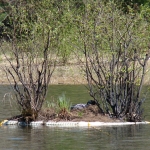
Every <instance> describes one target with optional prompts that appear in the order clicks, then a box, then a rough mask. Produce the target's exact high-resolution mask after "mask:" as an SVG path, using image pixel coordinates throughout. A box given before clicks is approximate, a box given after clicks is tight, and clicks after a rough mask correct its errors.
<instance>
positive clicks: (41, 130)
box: [0, 125, 150, 150]
mask: <svg viewBox="0 0 150 150" xmlns="http://www.w3.org/2000/svg"><path fill="white" fill-rule="evenodd" d="M0 133H1V135H3V136H1V140H0V145H1V147H0V149H2V150H8V149H11V150H16V149H20V150H27V149H32V150H37V149H40V150H50V149H51V150H77V149H80V150H99V149H105V150H110V149H111V150H120V149H121V150H128V149H130V150H131V149H139V150H141V149H143V148H144V149H145V150H148V149H149V146H150V125H128V126H119V127H101V128H93V127H91V128H77V127H76V128H66V127H65V128H61V127H59V128H58V127H57V128H56V127H43V126H41V127H33V128H32V127H24V128H22V127H18V126H3V127H0Z"/></svg>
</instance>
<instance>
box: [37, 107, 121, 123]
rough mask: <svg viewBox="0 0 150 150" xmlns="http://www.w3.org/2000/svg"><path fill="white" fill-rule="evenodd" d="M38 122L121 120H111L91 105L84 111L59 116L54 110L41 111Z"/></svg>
mask: <svg viewBox="0 0 150 150" xmlns="http://www.w3.org/2000/svg"><path fill="white" fill-rule="evenodd" d="M37 120H44V121H50V120H52V121H73V122H76V121H86V122H95V121H99V122H116V121H117V122H118V121H119V120H117V119H113V118H110V117H109V116H108V115H103V114H101V113H100V112H99V110H98V107H97V106H96V105H91V106H89V107H87V108H85V109H82V110H78V109H75V110H71V111H70V112H66V111H61V112H59V113H58V114H56V113H55V111H54V110H53V109H47V110H44V111H41V112H40V114H39V118H38V119H37Z"/></svg>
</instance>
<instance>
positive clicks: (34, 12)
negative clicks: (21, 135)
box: [0, 1, 150, 125]
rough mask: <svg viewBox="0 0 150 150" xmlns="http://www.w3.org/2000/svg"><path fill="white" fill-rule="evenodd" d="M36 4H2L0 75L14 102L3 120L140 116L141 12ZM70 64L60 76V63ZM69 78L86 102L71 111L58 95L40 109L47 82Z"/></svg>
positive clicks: (143, 80) (108, 5)
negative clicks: (83, 90)
mask: <svg viewBox="0 0 150 150" xmlns="http://www.w3.org/2000/svg"><path fill="white" fill-rule="evenodd" d="M36 3H37V5H35V4H34V3H33V1H32V2H31V3H28V2H24V3H15V2H13V1H9V2H6V3H5V5H3V7H4V8H3V9H2V14H3V17H1V18H2V21H1V22H2V26H3V28H2V31H1V32H2V34H1V35H0V36H1V38H2V39H1V40H0V50H1V56H2V58H1V59H2V63H1V64H2V65H1V68H2V72H3V73H1V74H2V75H4V73H5V75H4V77H5V79H7V82H8V83H9V84H10V85H11V87H12V89H13V98H14V100H15V101H16V102H17V104H18V106H19V108H20V114H18V115H17V116H12V117H11V118H8V119H7V120H10V121H13V120H16V121H18V122H25V124H26V125H29V124H30V123H32V122H35V121H44V122H47V121H49V120H50V121H55V122H61V121H65V122H67V121H68V122H80V121H85V122H97V121H98V122H134V123H136V122H142V121H143V116H142V113H143V110H142V104H143V102H144V101H145V97H143V95H142V88H143V85H144V84H148V79H149V78H147V77H148V76H149V74H148V70H147V69H148V66H149V60H150V59H149V58H150V45H149V44H150V43H149V37H150V35H149V33H150V32H149V30H150V25H149V23H148V22H149V19H148V18H147V17H146V14H143V13H141V12H140V11H137V10H136V9H135V8H134V7H125V6H121V5H119V4H118V3H117V2H112V1H109V2H105V1H90V2H86V1H82V2H81V3H80V5H78V4H77V3H75V2H74V1H72V3H66V4H65V5H64V3H63V2H60V3H57V2H52V3H45V2H43V1H38V2H36ZM122 7H123V8H124V9H122ZM129 8H130V9H129ZM27 10H30V11H27ZM145 13H146V12H145ZM70 66H71V67H72V69H71V70H70V71H69V73H68V75H67V74H66V76H65V77H64V75H63V73H62V68H63V69H64V70H65V71H67V70H68V68H69V67H70ZM75 68H78V69H77V70H78V71H76V70H75ZM64 70H63V71H64ZM56 71H57V73H56ZM75 74H76V75H75ZM70 76H72V77H73V78H74V80H72V81H73V82H75V81H76V80H79V79H80V81H83V82H82V84H85V85H86V87H87V90H88V92H89V95H90V96H91V99H92V101H93V102H94V105H93V104H89V105H88V106H87V107H83V108H82V109H74V108H73V109H71V106H70V103H69V102H68V101H67V99H66V97H65V96H64V95H62V96H60V97H59V98H58V100H56V101H55V102H54V103H53V106H52V107H51V108H46V107H43V104H44V102H45V99H46V96H47V91H48V88H49V85H50V84H52V83H53V82H54V80H56V81H58V79H60V78H61V81H59V82H63V83H65V84H68V83H69V80H70ZM1 80H3V78H2V79H1ZM1 80H0V81H1ZM2 82H3V81H2ZM4 94H5V93H4ZM87 101H88V100H87ZM81 104H82V101H81ZM4 122H5V121H4ZM1 124H3V121H2V122H1Z"/></svg>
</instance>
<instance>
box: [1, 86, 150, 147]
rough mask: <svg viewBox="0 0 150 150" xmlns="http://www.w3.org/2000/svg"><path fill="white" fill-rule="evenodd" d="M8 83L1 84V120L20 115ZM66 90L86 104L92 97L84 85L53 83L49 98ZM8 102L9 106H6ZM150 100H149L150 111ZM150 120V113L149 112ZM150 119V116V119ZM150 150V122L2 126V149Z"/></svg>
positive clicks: (67, 93) (147, 106)
mask: <svg viewBox="0 0 150 150" xmlns="http://www.w3.org/2000/svg"><path fill="white" fill-rule="evenodd" d="M9 91H10V88H9V87H8V86H0V100H1V103H0V104H1V105H0V120H3V119H5V118H7V117H8V116H11V115H12V114H17V111H14V109H12V107H10V105H11V99H9V95H7V96H8V97H6V99H5V100H4V99H3V96H4V94H5V93H8V92H9ZM63 92H65V93H66V96H67V97H68V98H70V101H72V102H73V103H78V102H80V103H81V102H82V103H85V102H87V100H89V99H90V97H89V96H88V91H87V90H86V88H85V87H84V86H79V85H78V86H64V85H59V86H52V87H51V88H50V91H49V93H48V97H47V100H48V99H50V98H57V97H58V96H59V95H61V94H62V93H63ZM4 102H5V105H4ZM148 103H149V101H147V102H145V106H146V108H145V109H146V110H147V111H148V110H149V105H148ZM146 114H147V118H146V119H147V120H148V119H149V117H148V116H149V112H146ZM149 120H150V119H149ZM16 149H17V150H27V149H30V150H37V149H39V150H100V149H104V150H133V149H136V150H142V149H144V150H149V149H150V124H147V125H127V126H118V127H117V126H116V127H114V126H113V127H99V128H97V127H96V128H94V127H89V128H78V127H74V128H66V127H65V128H63V127H62V128H61V127H60V128H58V127H46V126H41V127H19V126H1V127H0V150H16Z"/></svg>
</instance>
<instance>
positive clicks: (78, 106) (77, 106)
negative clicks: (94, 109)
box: [71, 100, 96, 110]
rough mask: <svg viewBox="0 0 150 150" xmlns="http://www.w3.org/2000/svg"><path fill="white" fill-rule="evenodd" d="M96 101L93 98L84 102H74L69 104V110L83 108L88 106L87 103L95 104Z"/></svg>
mask: <svg viewBox="0 0 150 150" xmlns="http://www.w3.org/2000/svg"><path fill="white" fill-rule="evenodd" d="M95 104H96V102H95V101H94V100H89V101H88V102H87V103H86V104H76V105H74V106H71V110H72V109H83V108H86V107H88V106H89V105H95Z"/></svg>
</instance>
